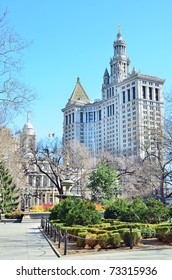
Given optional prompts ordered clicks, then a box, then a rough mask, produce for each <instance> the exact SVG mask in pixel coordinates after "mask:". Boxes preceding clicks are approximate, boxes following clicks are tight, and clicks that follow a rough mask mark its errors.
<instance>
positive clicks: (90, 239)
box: [86, 233, 98, 249]
mask: <svg viewBox="0 0 172 280" xmlns="http://www.w3.org/2000/svg"><path fill="white" fill-rule="evenodd" d="M97 244H98V240H97V234H93V233H89V234H87V235H86V245H88V246H89V247H91V249H94V247H96V245H97Z"/></svg>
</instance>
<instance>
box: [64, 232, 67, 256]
mask: <svg viewBox="0 0 172 280" xmlns="http://www.w3.org/2000/svg"><path fill="white" fill-rule="evenodd" d="M67 243H68V234H67V229H65V231H64V255H67V245H68V244H67Z"/></svg>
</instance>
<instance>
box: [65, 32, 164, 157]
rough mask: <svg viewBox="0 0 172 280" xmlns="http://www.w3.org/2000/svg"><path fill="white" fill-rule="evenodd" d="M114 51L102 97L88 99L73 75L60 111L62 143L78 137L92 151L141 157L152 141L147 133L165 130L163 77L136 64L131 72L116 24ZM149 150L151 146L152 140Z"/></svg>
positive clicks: (78, 80) (106, 74)
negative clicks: (137, 69) (72, 84)
mask: <svg viewBox="0 0 172 280" xmlns="http://www.w3.org/2000/svg"><path fill="white" fill-rule="evenodd" d="M113 49H114V54H113V57H112V58H111V59H110V73H109V71H108V70H107V68H106V70H105V72H104V76H103V84H102V96H101V99H100V100H95V101H91V100H90V99H89V97H88V95H87V94H86V92H85V91H84V89H83V87H82V85H81V83H80V79H79V78H77V83H76V86H75V88H74V91H73V93H72V95H71V97H70V99H69V101H68V103H67V104H66V106H65V108H64V109H62V112H63V113H64V122H63V142H64V143H67V142H69V141H71V140H77V141H79V142H80V143H83V144H84V145H85V146H86V147H88V148H89V149H90V150H91V151H92V153H93V154H97V153H98V152H99V151H101V150H106V151H109V152H111V153H112V154H114V155H121V154H122V155H125V156H130V155H136V156H141V157H143V156H144V149H143V146H144V145H145V144H146V143H148V141H149V142H150V143H151V137H152V134H151V131H152V130H156V129H159V128H163V95H162V88H163V84H164V80H163V79H160V78H157V77H154V76H150V75H145V74H142V73H140V72H137V71H136V70H135V68H133V69H132V71H131V72H130V60H129V58H128V57H127V55H126V43H125V41H124V40H123V38H122V34H121V31H120V29H119V28H118V33H117V38H116V40H115V41H114V44H113ZM150 149H154V146H153V144H152V146H151V147H150Z"/></svg>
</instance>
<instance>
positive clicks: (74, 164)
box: [63, 140, 95, 195]
mask: <svg viewBox="0 0 172 280" xmlns="http://www.w3.org/2000/svg"><path fill="white" fill-rule="evenodd" d="M66 151H67V152H68V153H69V165H70V176H71V178H72V180H73V181H74V187H75V188H76V189H77V191H79V192H80V193H81V195H83V194H84V193H86V192H88V190H87V185H88V177H89V174H90V173H91V171H92V170H93V168H94V167H95V166H94V165H95V159H94V158H93V157H92V155H91V153H90V151H89V150H88V148H87V147H86V146H85V145H83V144H81V143H80V142H78V141H76V140H75V141H70V142H69V143H68V144H66V145H65V146H64V147H63V156H64V157H65V154H66Z"/></svg>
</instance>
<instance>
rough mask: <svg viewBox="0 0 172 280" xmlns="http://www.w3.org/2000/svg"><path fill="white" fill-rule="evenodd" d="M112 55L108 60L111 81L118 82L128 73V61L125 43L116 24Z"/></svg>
mask: <svg viewBox="0 0 172 280" xmlns="http://www.w3.org/2000/svg"><path fill="white" fill-rule="evenodd" d="M113 48H114V56H113V58H112V59H111V61H110V65H111V82H115V83H119V82H121V81H123V80H124V79H125V78H127V77H128V75H129V64H130V61H129V59H128V58H127V56H126V43H125V41H124V40H123V38H122V34H121V28H120V25H118V33H117V39H116V40H115V41H114V43H113Z"/></svg>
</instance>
